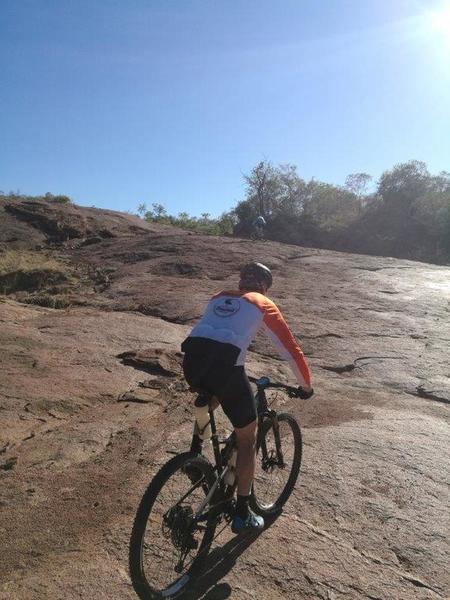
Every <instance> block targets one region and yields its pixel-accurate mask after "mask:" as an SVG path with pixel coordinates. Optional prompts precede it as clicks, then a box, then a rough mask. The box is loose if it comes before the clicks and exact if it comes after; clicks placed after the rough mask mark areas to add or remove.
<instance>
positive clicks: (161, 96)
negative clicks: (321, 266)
mask: <svg viewBox="0 0 450 600" xmlns="http://www.w3.org/2000/svg"><path fill="white" fill-rule="evenodd" d="M446 9H449V10H450V2H449V1H448V0H436V1H435V0H422V1H419V0H308V1H307V0H303V1H302V0H233V1H228V0H222V1H218V0H209V1H208V0H201V1H196V0H158V1H152V0H89V1H86V0H71V1H69V0H0V189H1V190H3V191H5V192H8V191H10V190H17V189H19V190H20V191H21V192H22V193H24V194H42V193H45V192H47V191H50V192H52V193H55V194H57V193H61V194H68V195H70V196H71V197H72V199H73V200H74V201H75V202H76V203H79V204H86V205H96V206H99V207H103V208H113V209H117V210H131V211H134V210H136V208H137V206H138V204H140V203H141V202H146V203H147V205H149V206H150V205H151V203H152V202H160V203H162V204H164V205H165V206H166V208H167V209H168V211H169V212H171V213H178V212H179V211H182V210H187V211H188V212H190V213H191V214H197V215H198V214H200V213H202V212H209V213H211V214H214V215H216V214H220V213H221V212H222V211H224V210H227V209H229V208H231V207H232V206H233V205H234V204H235V203H236V201H237V200H239V199H241V198H242V197H243V196H244V184H243V173H248V172H249V171H250V169H251V168H252V167H253V166H254V165H255V164H256V163H257V162H258V161H259V160H261V159H263V158H267V159H269V160H271V161H272V162H274V163H275V164H279V163H287V162H290V163H294V164H296V165H297V166H298V169H299V173H300V175H301V176H302V177H304V178H306V179H309V178H310V177H312V176H314V177H315V178H317V179H321V180H324V181H328V182H330V183H337V184H342V183H343V182H344V180H345V177H346V175H347V174H349V173H354V172H357V171H365V172H368V173H370V174H371V175H373V176H374V177H375V178H378V177H379V175H380V174H381V172H382V171H383V170H385V169H388V168H391V167H392V166H393V165H394V164H395V163H398V162H404V161H406V160H409V159H413V158H414V159H419V160H424V161H425V162H426V163H427V164H428V166H429V168H430V170H431V171H432V172H438V171H441V170H444V169H446V170H450V17H449V15H450V12H447V13H445V12H444V11H445V10H446ZM432 10H434V11H435V10H440V11H442V12H441V13H440V16H439V17H436V15H435V14H434V13H433V14H432V13H431V12H430V11H432ZM433 15H434V16H433Z"/></svg>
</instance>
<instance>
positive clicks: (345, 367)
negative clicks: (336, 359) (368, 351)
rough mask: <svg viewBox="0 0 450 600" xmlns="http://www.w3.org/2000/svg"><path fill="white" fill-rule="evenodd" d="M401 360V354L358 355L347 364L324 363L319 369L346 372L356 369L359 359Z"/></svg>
mask: <svg viewBox="0 0 450 600" xmlns="http://www.w3.org/2000/svg"><path fill="white" fill-rule="evenodd" d="M387 359H389V360H402V359H404V357H403V356H360V357H358V358H355V360H354V361H353V362H352V363H349V364H347V365H342V366H340V365H338V366H333V365H325V366H322V367H320V368H321V369H324V370H325V371H333V373H339V374H341V373H348V372H349V371H353V370H354V369H356V368H357V367H358V366H359V365H357V364H356V363H357V362H359V361H361V360H369V361H370V360H387Z"/></svg>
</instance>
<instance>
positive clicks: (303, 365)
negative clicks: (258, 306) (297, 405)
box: [263, 299, 311, 386]
mask: <svg viewBox="0 0 450 600" xmlns="http://www.w3.org/2000/svg"><path fill="white" fill-rule="evenodd" d="M264 304H265V305H264V319H263V323H264V326H265V327H264V329H265V332H266V334H267V335H268V337H269V338H270V339H271V340H272V342H273V344H274V345H275V347H276V348H277V350H278V352H279V353H280V355H281V356H282V357H283V358H286V359H287V360H288V361H289V364H290V366H291V368H292V370H293V372H294V374H295V376H296V377H297V380H298V383H299V385H301V386H304V385H306V386H310V385H311V372H310V370H309V367H308V363H307V362H306V360H305V357H304V355H303V352H302V350H301V348H300V346H299V345H298V343H297V340H296V339H295V337H294V336H293V335H292V332H291V330H290V329H289V327H288V325H287V323H286V321H285V320H284V318H283V315H282V314H281V312H280V311H279V309H278V307H277V306H276V305H275V304H274V303H273V302H272V301H270V300H268V299H267V302H265V303H264Z"/></svg>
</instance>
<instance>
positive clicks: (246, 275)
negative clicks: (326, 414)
mask: <svg viewBox="0 0 450 600" xmlns="http://www.w3.org/2000/svg"><path fill="white" fill-rule="evenodd" d="M271 285H272V274H271V272H270V270H269V269H268V267H266V266H265V265H263V264H261V263H256V262H253V263H249V264H247V265H245V266H244V267H243V268H242V269H241V272H240V281H239V289H238V290H232V291H223V292H220V293H219V294H216V295H215V296H213V298H212V299H211V300H210V301H209V303H208V305H207V307H206V310H205V313H204V315H203V317H202V318H201V320H200V321H199V322H198V323H197V325H195V327H194V328H193V329H192V331H191V333H190V335H189V337H188V338H187V339H186V340H185V341H184V342H183V344H182V347H181V348H182V350H183V352H184V353H185V357H184V362H183V370H184V374H185V377H186V380H187V382H188V383H189V385H190V386H191V387H192V388H193V389H195V390H203V391H206V392H209V393H210V394H212V395H213V396H215V398H216V399H217V403H220V405H221V406H222V409H223V411H224V412H225V414H226V415H227V417H228V418H229V419H230V421H231V423H232V425H233V427H234V430H235V432H236V439H237V446H238V454H237V463H236V477H237V503H236V514H235V517H234V519H233V522H232V530H233V532H234V533H239V532H240V531H242V530H246V529H262V528H263V527H264V519H263V518H262V517H260V516H257V515H255V514H254V513H253V512H252V511H251V510H250V508H249V498H250V494H251V489H252V484H253V478H254V475H255V455H256V425H257V423H256V418H257V411H256V406H255V400H254V395H253V392H252V388H251V386H250V383H249V380H248V378H247V375H246V373H245V370H244V363H245V356H246V352H247V349H248V347H249V345H250V343H251V341H252V340H253V338H254V337H255V335H256V332H257V331H258V330H259V329H260V328H262V329H263V330H264V332H265V333H266V334H267V336H268V337H269V338H270V340H271V341H272V342H273V344H274V345H275V347H276V348H277V350H278V351H279V353H280V355H281V356H282V357H283V358H286V359H287V360H288V361H289V364H290V366H291V368H292V371H293V372H294V375H295V376H296V378H297V381H298V384H299V396H300V397H303V398H309V397H310V396H312V394H313V389H312V387H311V375H310V371H309V367H308V365H307V363H306V360H305V358H304V356H303V352H302V351H301V349H300V347H299V345H298V344H297V341H296V340H295V338H294V336H293V335H292V333H291V331H290V329H289V327H288V326H287V324H286V322H285V320H284V318H283V316H282V314H281V312H280V311H279V309H278V308H277V306H276V305H275V304H274V302H272V300H269V298H267V296H266V293H267V290H268V289H269V288H270V286H271ZM217 403H216V406H217ZM199 443H200V442H199Z"/></svg>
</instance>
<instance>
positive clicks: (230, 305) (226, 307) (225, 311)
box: [214, 298, 241, 317]
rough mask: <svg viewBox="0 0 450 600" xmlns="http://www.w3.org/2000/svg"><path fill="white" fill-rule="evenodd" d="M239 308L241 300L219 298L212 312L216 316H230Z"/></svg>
mask: <svg viewBox="0 0 450 600" xmlns="http://www.w3.org/2000/svg"><path fill="white" fill-rule="evenodd" d="M240 308H241V301H240V300H238V299H237V298H226V299H221V300H219V301H218V302H217V304H216V305H215V306H214V314H216V315H217V316H218V317H231V316H233V315H235V314H236V313H237V311H238V310H239V309H240Z"/></svg>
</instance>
